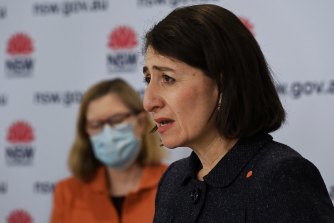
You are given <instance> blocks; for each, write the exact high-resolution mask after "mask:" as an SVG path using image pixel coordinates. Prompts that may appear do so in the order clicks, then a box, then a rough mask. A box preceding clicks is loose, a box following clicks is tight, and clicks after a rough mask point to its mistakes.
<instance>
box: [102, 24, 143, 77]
mask: <svg viewBox="0 0 334 223" xmlns="http://www.w3.org/2000/svg"><path fill="white" fill-rule="evenodd" d="M137 45H138V42H137V34H136V33H135V31H134V30H133V29H132V28H131V27H128V26H119V27H116V28H115V29H114V30H113V31H112V32H111V33H110V35H109V40H108V48H109V49H110V50H111V52H110V53H109V54H108V55H107V67H108V70H109V72H128V71H134V70H135V69H136V67H137V61H138V55H137V52H136V51H135V50H134V49H135V48H136V47H137Z"/></svg>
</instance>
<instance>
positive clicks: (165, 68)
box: [143, 65, 175, 74]
mask: <svg viewBox="0 0 334 223" xmlns="http://www.w3.org/2000/svg"><path fill="white" fill-rule="evenodd" d="M152 69H153V70H158V71H172V72H175V70H174V69H172V68H170V67H162V66H156V65H154V66H152ZM143 73H144V74H145V73H148V67H147V66H144V67H143Z"/></svg>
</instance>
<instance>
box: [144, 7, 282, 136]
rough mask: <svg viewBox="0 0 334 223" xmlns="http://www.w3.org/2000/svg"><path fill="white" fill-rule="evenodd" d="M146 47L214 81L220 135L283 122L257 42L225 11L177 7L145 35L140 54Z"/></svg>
mask: <svg viewBox="0 0 334 223" xmlns="http://www.w3.org/2000/svg"><path fill="white" fill-rule="evenodd" d="M148 47H152V48H153V49H154V50H155V51H156V52H157V53H159V54H161V55H164V56H167V57H171V58H174V59H177V60H180V61H182V62H185V63H187V64H188V65H190V66H193V67H196V68H198V69H200V70H202V71H203V72H204V73H205V74H206V75H207V76H208V77H210V78H212V79H214V80H215V81H216V83H217V87H218V90H219V95H220V96H219V97H218V98H217V104H216V108H215V111H217V112H216V119H217V122H216V123H217V128H218V130H219V131H220V134H221V135H223V136H225V137H227V138H235V137H237V138H240V137H251V136H254V135H256V134H261V133H269V132H272V131H275V130H277V129H278V128H280V126H281V125H282V123H283V122H284V120H285V111H284V109H283V106H282V104H281V102H280V99H279V97H278V94H277V92H276V89H275V85H274V83H273V80H272V77H271V74H270V69H269V67H268V65H267V62H266V59H265V57H264V55H263V53H262V51H261V49H260V47H259V45H258V43H257V41H256V40H255V38H254V37H253V35H252V33H251V32H250V31H249V30H248V29H247V28H246V27H245V26H244V25H243V23H242V22H241V21H240V20H239V18H238V17H237V16H235V15H234V14H233V13H232V12H230V11H228V10H227V9H224V8H222V7H220V6H217V5H209V4H203V5H194V6H188V7H183V8H177V9H175V10H174V11H172V12H171V13H170V14H169V15H167V17H166V18H164V19H163V20H161V21H160V22H159V23H157V24H156V25H154V26H153V28H151V30H149V31H148V32H147V33H146V36H145V45H144V52H146V51H147V49H148Z"/></svg>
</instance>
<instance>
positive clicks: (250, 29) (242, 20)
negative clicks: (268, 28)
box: [239, 16, 254, 35]
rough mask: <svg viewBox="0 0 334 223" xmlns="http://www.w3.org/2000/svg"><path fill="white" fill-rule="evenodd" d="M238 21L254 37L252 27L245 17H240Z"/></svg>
mask: <svg viewBox="0 0 334 223" xmlns="http://www.w3.org/2000/svg"><path fill="white" fill-rule="evenodd" d="M239 19H240V21H241V22H242V23H243V24H244V26H246V28H247V29H248V30H249V31H250V32H251V33H252V34H253V35H254V25H253V24H252V23H251V22H250V21H249V19H247V18H245V17H240V16H239Z"/></svg>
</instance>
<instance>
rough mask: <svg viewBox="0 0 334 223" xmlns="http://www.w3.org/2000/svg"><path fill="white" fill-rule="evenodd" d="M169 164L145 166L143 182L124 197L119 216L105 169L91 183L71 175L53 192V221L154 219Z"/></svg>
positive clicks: (104, 222)
mask: <svg viewBox="0 0 334 223" xmlns="http://www.w3.org/2000/svg"><path fill="white" fill-rule="evenodd" d="M165 170H166V166H165V165H162V164H161V165H157V166H147V167H145V168H144V172H143V175H142V179H141V181H140V186H139V188H138V190H137V191H132V192H130V193H129V194H128V195H127V196H126V197H125V199H124V203H123V207H122V214H121V216H118V214H117V211H116V208H115V207H114V206H113V203H112V202H111V200H110V195H109V190H108V188H107V187H106V185H107V182H106V179H105V169H104V168H100V169H99V171H98V173H97V176H96V177H95V178H94V180H93V181H92V182H90V183H83V182H82V181H80V180H78V179H77V178H74V177H70V178H67V179H65V180H62V181H60V182H59V183H58V184H57V185H56V188H55V192H54V196H53V209H52V213H51V220H50V222H51V223H135V222H140V223H146V222H147V223H152V222H153V215H154V202H155V194H156V191H157V186H158V182H159V180H160V177H161V175H162V174H163V172H164V171H165Z"/></svg>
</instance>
